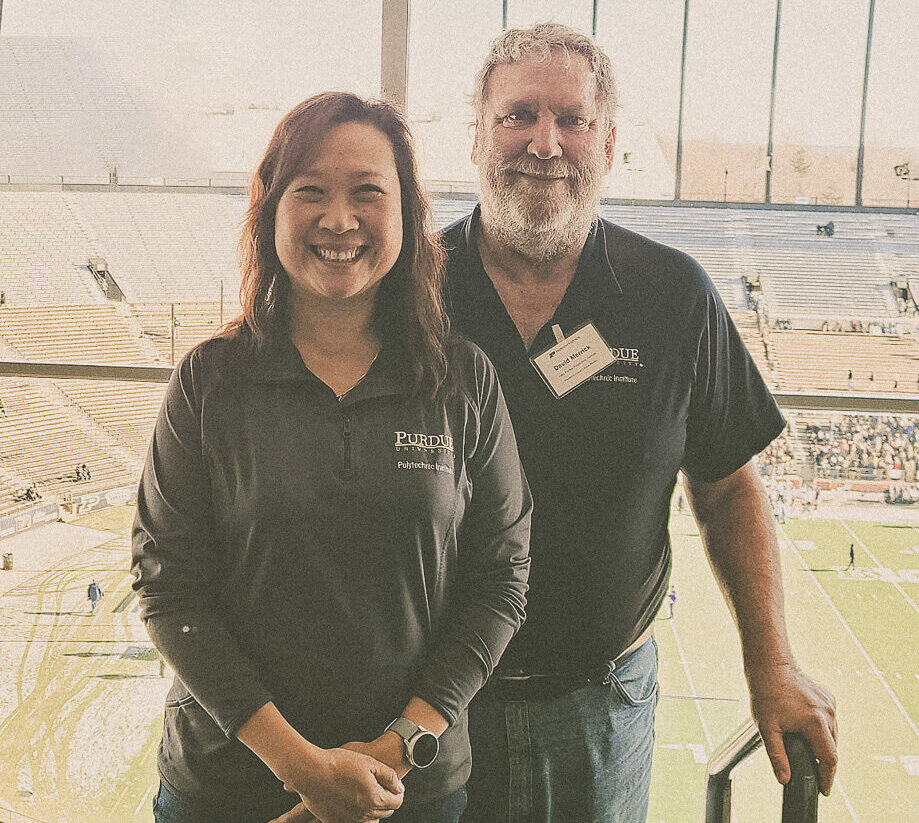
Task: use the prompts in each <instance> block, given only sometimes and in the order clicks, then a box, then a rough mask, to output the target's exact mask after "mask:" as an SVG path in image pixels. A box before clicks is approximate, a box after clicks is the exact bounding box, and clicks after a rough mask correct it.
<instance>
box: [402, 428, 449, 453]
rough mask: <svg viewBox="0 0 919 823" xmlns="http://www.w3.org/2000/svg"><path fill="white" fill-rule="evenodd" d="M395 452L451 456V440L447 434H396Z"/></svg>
mask: <svg viewBox="0 0 919 823" xmlns="http://www.w3.org/2000/svg"><path fill="white" fill-rule="evenodd" d="M396 451H397V452H401V451H418V452H428V453H430V454H449V455H452V454H453V438H452V437H451V436H450V435H449V434H422V433H420V432H398V431H397V432H396Z"/></svg>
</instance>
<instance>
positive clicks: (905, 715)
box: [776, 523, 919, 737]
mask: <svg viewBox="0 0 919 823" xmlns="http://www.w3.org/2000/svg"><path fill="white" fill-rule="evenodd" d="M776 530H777V531H778V533H779V535H780V536H781V538H782V540H783V541H784V542H785V543H786V545H787V546H788V547H789V548H790V549H791V550H792V551H793V552H794V553H795V557H797V558H798V562H799V563H800V564H801V567H802V568H803V569H804V570H805V571H806V572H807V573H808V574H809V575H810V576H811V579H812V580H813V581H814V585H815V586H816V587H817V588H818V589H820V593H821V594H822V595H823V597H824V599H825V600H826V602H827V603H828V604H829V606H830V608H831V609H832V610H833V614H835V615H836V617H837V618H839V622H840V623H842V627H843V628H844V629H845V630H846V634H848V635H849V637H850V638H852V642H853V643H854V644H855V645H856V647H857V648H858V650H859V651H860V652H861V653H862V657H864V658H865V660H866V662H867V663H868V665H869V666H870V667H871V671H873V672H874V674H875V677H877V679H878V680H880V681H881V685H882V686H883V687H884V690H885V691H886V692H887V694H888V695H890V699H891V700H893V702H894V705H895V706H896V707H897V708H898V709H899V710H900V714H902V715H903V718H904V719H905V720H906V723H907V725H908V726H909V727H910V728H911V729H912V730H913V733H914V734H915V735H916V737H919V727H917V726H916V723H915V722H914V721H913V719H912V718H911V717H910V716H909V712H907V711H906V709H904V708H903V704H902V703H901V702H900V701H899V700H898V699H897V696H896V695H895V694H894V693H893V689H891V688H890V685H889V684H888V682H887V681H886V680H885V679H884V675H882V674H881V672H880V669H878V667H877V666H875V665H874V661H873V660H872V659H871V657H870V656H869V654H868V652H867V651H866V650H865V647H864V646H863V645H862V644H861V643H860V642H859V639H858V638H857V637H856V636H855V632H854V631H852V627H851V626H850V625H849V624H848V623H847V622H846V619H845V618H844V617H843V616H842V613H841V612H840V611H839V609H837V608H836V604H835V603H834V602H833V598H831V597H830V596H829V595H828V594H827V592H826V589H824V588H823V584H822V583H821V582H820V581H819V580H818V579H817V575H816V574H814V572H812V571H811V569H810V566H808V564H807V563H805V562H804V558H803V557H802V556H801V553H800V552H799V551H798V547H797V546H795V544H794V541H793V540H790V539H789V537H788V535H787V534H786V533H785V529H783V528H782V527H781V525H780V524H778V523H776Z"/></svg>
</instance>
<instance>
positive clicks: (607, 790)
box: [463, 638, 658, 823]
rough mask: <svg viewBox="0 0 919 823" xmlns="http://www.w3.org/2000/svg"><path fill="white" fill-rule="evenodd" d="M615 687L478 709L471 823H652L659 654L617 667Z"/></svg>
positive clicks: (489, 700)
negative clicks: (649, 817)
mask: <svg viewBox="0 0 919 823" xmlns="http://www.w3.org/2000/svg"><path fill="white" fill-rule="evenodd" d="M609 680H610V683H609V685H607V686H603V685H594V684H591V685H589V686H585V687H583V688H581V689H577V690H576V691H573V692H570V693H568V694H565V695H562V696H561V697H556V698H551V699H545V700H509V701H502V700H499V699H497V698H496V697H495V696H494V694H493V693H492V692H491V691H490V690H489V689H488V687H486V688H485V689H484V690H483V691H481V692H480V693H479V694H478V695H477V696H476V697H475V699H474V700H473V701H472V704H471V705H470V707H469V736H470V738H471V739H472V776H471V778H470V779H469V782H468V783H467V784H466V789H467V792H468V796H469V805H468V806H467V809H466V813H465V815H464V816H463V823H644V821H645V819H646V817H647V813H648V789H649V786H650V783H651V751H652V748H653V746H654V709H655V707H656V705H657V692H658V689H657V645H656V643H655V642H654V639H653V638H651V639H649V640H648V641H647V642H646V643H645V644H644V645H642V646H641V647H640V648H638V649H636V650H635V651H634V652H633V653H632V654H630V655H629V656H628V657H626V658H625V659H623V660H622V661H619V662H617V663H616V665H615V668H614V670H613V672H612V675H611V677H610V678H609Z"/></svg>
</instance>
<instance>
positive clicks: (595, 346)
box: [530, 322, 616, 397]
mask: <svg viewBox="0 0 919 823" xmlns="http://www.w3.org/2000/svg"><path fill="white" fill-rule="evenodd" d="M530 362H531V363H532V364H533V366H535V368H536V371H538V372H539V373H540V374H541V375H542V378H543V380H545V381H546V385H548V386H549V388H550V389H551V390H552V393H553V394H554V395H555V396H556V397H564V396H565V395H566V394H568V392H570V391H571V390H572V389H576V388H577V387H578V386H580V385H581V383H583V382H584V381H585V380H589V379H590V378H591V377H593V376H594V375H595V374H597V373H598V372H601V371H603V369H605V368H606V367H607V366H609V365H610V364H611V363H615V362H616V357H615V355H613V353H612V351H611V350H610V347H609V346H608V345H607V343H606V341H605V340H604V339H603V338H602V337H601V336H600V332H598V331H597V330H596V328H594V324H593V323H591V322H588V323H587V324H585V325H583V326H581V328H579V329H578V330H577V331H574V332H572V333H571V334H570V335H569V336H568V337H566V338H565V339H564V340H561V341H559V342H558V343H556V344H555V345H554V346H553V347H552V348H551V349H547V350H546V351H544V352H543V353H542V354H537V355H536V356H535V357H531V358H530Z"/></svg>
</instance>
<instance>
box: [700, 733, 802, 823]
mask: <svg viewBox="0 0 919 823" xmlns="http://www.w3.org/2000/svg"><path fill="white" fill-rule="evenodd" d="M783 739H784V741H785V751H786V752H787V754H788V762H789V765H790V766H791V780H789V781H788V783H787V784H786V785H785V788H784V790H783V792H782V823H817V791H818V785H817V761H816V760H815V759H814V755H813V753H812V752H811V748H810V745H809V744H808V742H807V739H806V738H805V737H804V735H802V734H786V735H784V736H783ZM762 745H763V738H762V737H761V736H760V733H759V729H757V728H756V724H755V723H754V722H753V721H752V720H749V721H747V723H746V724H744V725H743V726H741V727H740V728H739V729H738V730H737V731H736V732H735V733H734V735H733V736H732V737H731V738H730V739H729V740H727V741H726V742H725V743H724V744H723V745H722V746H721V748H720V749H718V750H717V751H716V752H715V753H714V754H713V755H712V757H711V759H710V760H709V761H708V766H707V767H706V777H705V823H731V786H732V773H733V771H734V769H736V768H737V767H738V766H739V765H740V764H741V763H743V761H745V760H746V759H747V758H748V757H750V755H752V754H754V753H755V752H756V751H758V750H759V748H760V747H761V746H762Z"/></svg>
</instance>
